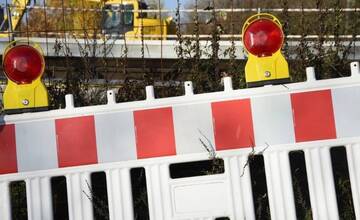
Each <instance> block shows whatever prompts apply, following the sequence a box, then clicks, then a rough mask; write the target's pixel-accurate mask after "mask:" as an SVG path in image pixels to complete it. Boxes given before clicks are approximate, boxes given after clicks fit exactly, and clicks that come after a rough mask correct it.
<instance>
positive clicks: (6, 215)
mask: <svg viewBox="0 0 360 220" xmlns="http://www.w3.org/2000/svg"><path fill="white" fill-rule="evenodd" d="M9 190H10V187H9V183H8V182H0V201H1V202H0V219H1V220H11V207H10V191H9Z"/></svg>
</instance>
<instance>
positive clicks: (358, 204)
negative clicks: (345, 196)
mask: <svg viewBox="0 0 360 220" xmlns="http://www.w3.org/2000/svg"><path fill="white" fill-rule="evenodd" d="M346 156H347V159H348V167H349V178H350V183H351V192H352V198H353V202H354V209H355V216H356V219H360V160H359V158H360V144H353V145H348V146H346Z"/></svg>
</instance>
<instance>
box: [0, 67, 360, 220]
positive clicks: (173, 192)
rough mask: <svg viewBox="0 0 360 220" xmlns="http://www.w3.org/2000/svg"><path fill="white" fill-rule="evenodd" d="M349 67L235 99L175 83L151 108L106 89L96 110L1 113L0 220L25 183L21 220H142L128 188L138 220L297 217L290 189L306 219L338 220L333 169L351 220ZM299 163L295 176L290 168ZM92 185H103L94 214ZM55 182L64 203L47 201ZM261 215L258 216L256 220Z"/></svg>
mask: <svg viewBox="0 0 360 220" xmlns="http://www.w3.org/2000/svg"><path fill="white" fill-rule="evenodd" d="M351 65H352V66H351V69H352V76H351V77H346V78H339V79H329V80H321V81H316V80H315V78H313V77H311V74H313V71H311V69H308V70H307V74H308V81H307V82H303V83H293V84H286V85H277V86H265V87H261V88H252V89H242V90H233V89H232V87H231V79H229V78H225V79H224V87H225V88H224V92H216V93H206V94H197V95H194V94H193V90H192V84H191V83H190V82H186V83H185V87H186V89H185V91H186V93H185V95H184V96H182V97H174V98H164V99H155V98H154V93H153V90H152V87H148V88H147V90H146V91H147V100H145V101H140V102H129V103H115V101H114V92H113V91H109V92H108V104H107V105H102V106H91V107H81V108H75V107H74V103H73V100H72V96H71V95H69V96H67V98H66V108H65V109H60V110H53V111H48V112H39V113H25V114H19V115H6V116H4V117H3V119H2V121H3V123H2V125H1V126H0V219H4V220H8V219H12V217H14V209H15V208H16V206H15V205H14V202H13V200H14V199H13V198H12V197H14V196H16V195H15V194H14V193H13V191H12V188H13V187H14V185H13V184H17V185H18V186H23V185H24V184H25V187H22V190H20V189H21V187H18V188H17V191H16V192H17V193H21V192H22V193H25V192H26V213H27V216H28V219H60V217H59V215H60V214H59V211H58V210H59V208H58V207H60V206H61V204H63V203H62V202H59V197H61V196H63V197H61V198H62V200H64V201H65V200H66V201H65V202H64V204H66V205H65V206H67V207H65V210H67V214H68V216H66V217H68V219H71V220H72V219H76V220H81V219H84V220H85V219H86V220H91V219H95V218H96V219H101V218H99V217H96V216H98V215H99V213H100V211H101V212H103V211H104V210H105V211H104V212H105V215H107V214H106V213H107V212H108V216H109V219H116V220H118V219H126V220H128V219H143V217H139V216H138V215H139V211H138V210H137V208H138V207H137V206H136V205H134V204H136V203H137V202H138V199H139V197H138V196H137V197H134V195H138V194H141V192H139V191H138V190H139V188H141V187H139V186H138V185H137V184H140V182H139V181H137V179H138V178H143V180H144V181H145V182H146V184H145V187H143V188H145V189H146V190H145V193H143V194H141V196H140V198H141V199H143V200H144V201H145V200H146V202H145V203H147V206H146V208H145V211H146V209H148V218H149V219H155V220H161V219H164V220H168V219H169V220H170V219H174V220H175V219H176V220H180V219H211V220H215V219H258V218H259V215H261V216H262V215H265V216H266V215H269V217H271V219H298V218H299V216H300V212H299V208H298V207H297V204H298V203H299V202H298V199H297V196H298V195H299V193H298V191H296V190H299V187H300V188H302V190H303V189H305V188H306V189H305V191H306V193H305V194H307V195H308V199H309V203H310V204H311V209H309V210H306V212H309V213H310V212H311V214H309V213H307V214H309V215H311V216H312V218H313V219H339V218H340V217H341V216H343V213H342V203H341V201H340V202H339V196H340V194H341V193H339V192H337V190H338V188H337V184H338V181H337V180H336V179H337V174H336V173H337V172H338V171H337V172H334V170H336V169H337V168H338V165H339V163H335V162H334V161H341V160H342V161H346V163H344V164H346V166H344V167H343V168H342V170H343V171H341V172H346V173H348V178H349V181H350V184H351V189H348V190H350V191H351V195H352V203H351V204H352V205H353V215H354V218H355V216H356V217H357V218H360V217H359V215H360V203H359V198H360V197H359V196H360V195H359V187H360V186H359V184H360V179H359V176H360V169H359V168H358V167H360V164H358V163H359V162H358V161H359V160H357V159H358V158H360V151H359V146H358V145H359V143H360V129H359V126H358V125H359V124H360V117H359V114H358V112H360V104H359V102H358V101H357V100H359V99H360V72H359V63H352V64H351ZM311 79H312V80H311ZM339 146H343V147H344V148H340V149H343V150H342V151H341V150H338V149H339V148H338V147H339ZM299 152H300V154H298V155H297V156H295V157H294V153H299ZM339 152H340V153H339ZM339 155H340V156H341V155H342V156H341V157H340V156H339ZM301 161H303V162H304V165H303V167H304V169H303V171H301V168H298V169H294V167H295V168H297V166H296V164H301V163H302V162H301ZM193 162H197V163H196V164H193ZM255 162H256V163H255ZM299 167H301V166H299ZM199 168H201V169H200V171H196V170H197V169H199ZM259 170H263V171H264V172H263V173H261V172H257V171H259ZM299 170H300V171H299ZM99 172H100V173H101V172H103V180H101V181H100V180H99V178H93V175H95V174H96V175H98V174H99ZM299 172H304V173H302V174H300V176H301V175H303V176H306V178H304V179H306V181H307V184H301V182H300V183H299V182H298V181H299V180H296V176H299V175H298V173H299ZM92 180H93V181H92ZM18 181H24V182H18ZM94 181H100V182H102V184H103V185H104V187H103V189H102V190H103V194H106V197H107V198H106V200H102V203H104V204H105V205H104V206H103V207H102V208H104V207H105V208H104V210H103V209H102V208H99V207H96V204H99V203H97V200H98V198H97V197H96V196H95V194H94V191H95V190H97V189H95V188H96V187H95V186H94V185H93V184H92V182H94ZM301 181H304V180H301ZM22 183H24V184H22ZM56 184H58V185H61V184H62V185H61V187H63V188H66V189H65V190H66V196H64V191H62V192H63V193H59V194H54V191H56V190H57V188H56V187H55V185H56ZM296 184H297V185H296ZM65 186H66V187H65ZM304 187H305V188H304ZM295 189H296V190H295ZM10 192H12V193H10ZM256 193H260V194H263V198H265V199H263V200H259V197H258V196H254V195H255V194H256ZM55 195H56V196H57V198H54V196H55ZM102 196H104V195H102ZM305 197H306V195H305ZM54 201H55V202H54ZM303 203H304V204H305V205H304V206H306V203H307V202H306V198H305V199H304V202H303ZM100 204H101V203H100ZM106 204H107V205H106ZM267 204H268V205H267ZM264 205H265V206H268V209H269V213H267V212H266V211H265V212H263V213H260V214H259V211H258V210H260V209H261V207H260V208H259V206H264ZM262 208H263V209H265V210H266V209H267V208H266V207H265V208H264V207H262ZM99 209H101V210H100V211H99ZM340 212H341V213H340ZM142 213H144V212H143V211H142ZM94 216H95V217H94Z"/></svg>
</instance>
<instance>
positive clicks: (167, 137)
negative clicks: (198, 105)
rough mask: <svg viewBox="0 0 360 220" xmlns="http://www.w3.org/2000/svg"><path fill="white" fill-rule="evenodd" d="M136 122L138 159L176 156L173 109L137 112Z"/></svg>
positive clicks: (135, 115) (135, 114) (135, 113)
mask: <svg viewBox="0 0 360 220" xmlns="http://www.w3.org/2000/svg"><path fill="white" fill-rule="evenodd" d="M134 121H135V131H136V148H137V156H138V158H150V157H161V156H170V155H175V154H176V148H175V136H174V123H173V114H172V109H171V108H159V109H150V110H141V111H135V112H134Z"/></svg>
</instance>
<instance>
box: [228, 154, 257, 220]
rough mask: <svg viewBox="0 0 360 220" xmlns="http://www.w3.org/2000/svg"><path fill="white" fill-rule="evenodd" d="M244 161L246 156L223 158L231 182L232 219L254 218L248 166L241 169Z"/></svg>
mask: <svg viewBox="0 0 360 220" xmlns="http://www.w3.org/2000/svg"><path fill="white" fill-rule="evenodd" d="M246 161H247V157H231V158H229V159H227V158H224V163H225V169H227V171H226V172H228V175H229V178H230V181H229V183H230V184H231V187H230V189H231V190H230V193H231V195H230V196H231V197H232V201H233V202H232V204H233V206H232V208H233V215H234V219H250V220H251V219H255V216H254V206H253V198H252V189H251V180H250V171H249V168H248V166H246V167H245V170H243V169H244V165H245V163H246Z"/></svg>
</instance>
